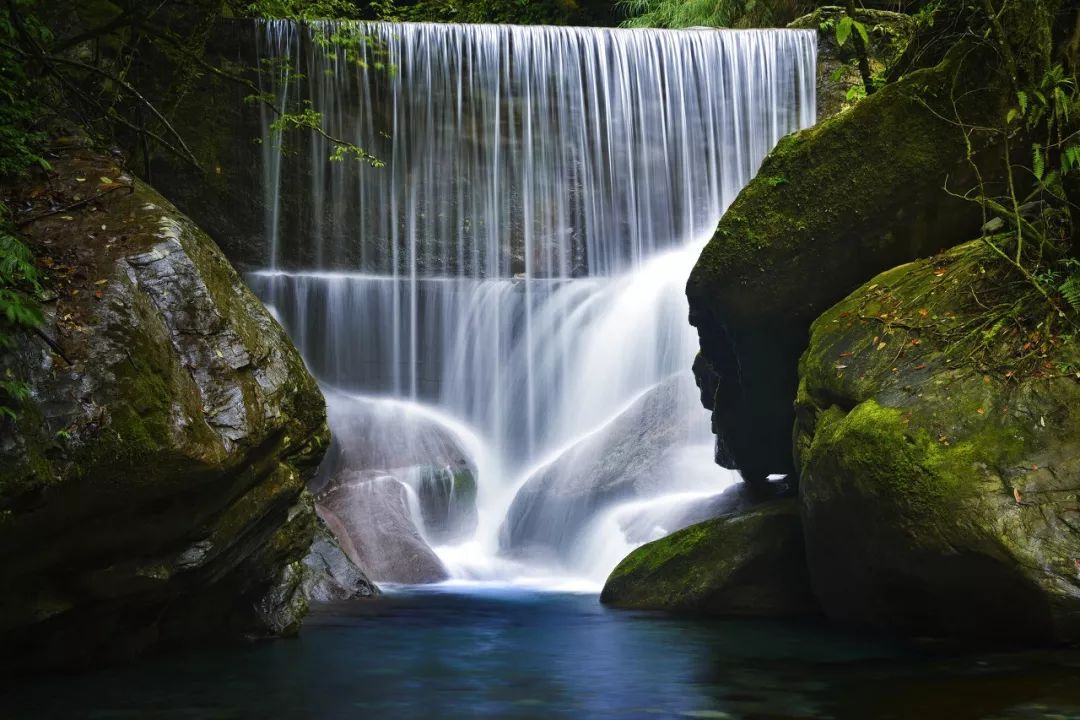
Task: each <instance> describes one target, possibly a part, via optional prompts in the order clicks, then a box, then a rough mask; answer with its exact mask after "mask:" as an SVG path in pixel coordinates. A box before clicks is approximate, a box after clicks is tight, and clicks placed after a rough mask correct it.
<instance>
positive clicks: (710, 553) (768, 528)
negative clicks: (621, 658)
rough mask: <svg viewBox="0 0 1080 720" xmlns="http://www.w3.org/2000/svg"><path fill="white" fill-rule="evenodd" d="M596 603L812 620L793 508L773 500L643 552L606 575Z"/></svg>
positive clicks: (671, 537)
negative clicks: (598, 600) (795, 617)
mask: <svg viewBox="0 0 1080 720" xmlns="http://www.w3.org/2000/svg"><path fill="white" fill-rule="evenodd" d="M600 600H601V602H603V603H605V604H607V605H611V606H613V607H620V608H634V609H643V610H675V611H682V612H694V613H705V614H711V615H727V616H753V617H768V616H796V615H809V614H814V613H816V612H817V606H816V604H815V601H814V598H813V594H812V593H811V591H810V582H809V578H808V577H807V572H806V561H805V556H804V552H803V535H802V527H801V525H800V523H799V508H798V503H797V501H796V500H795V499H794V498H785V499H780V500H773V501H770V502H767V503H764V504H761V505H758V506H757V507H754V508H752V509H750V510H747V511H744V512H740V513H736V514H732V515H726V516H723V517H719V518H715V519H712V520H706V521H705V522H703V523H699V524H697V525H691V526H690V527H688V528H685V529H683V530H680V531H678V532H676V533H673V534H671V535H668V536H667V537H665V538H661V539H660V540H657V541H655V542H651V543H648V544H647V545H643V546H642V547H640V548H638V549H637V550H635V551H634V552H632V553H631V554H630V555H629V556H627V558H626V559H625V560H623V561H622V562H621V563H619V566H618V567H616V568H615V570H614V571H613V572H612V573H611V576H610V577H608V579H607V583H605V585H604V590H603V592H602V593H601V595H600Z"/></svg>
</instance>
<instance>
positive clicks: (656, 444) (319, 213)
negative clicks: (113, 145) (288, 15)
mask: <svg viewBox="0 0 1080 720" xmlns="http://www.w3.org/2000/svg"><path fill="white" fill-rule="evenodd" d="M362 27H363V35H364V37H366V38H367V41H366V42H364V43H362V44H361V45H360V47H359V49H358V50H357V51H355V52H347V51H346V49H345V48H344V47H342V46H341V45H340V44H337V43H335V42H333V41H329V40H326V39H327V38H330V37H331V36H332V35H333V34H334V33H335V32H340V31H341V27H340V26H336V25H317V26H314V27H310V26H298V25H295V24H291V23H268V24H265V25H262V26H260V28H259V32H260V37H259V42H260V48H261V53H262V55H263V59H264V63H265V64H266V67H268V68H273V71H272V72H269V73H266V74H264V78H263V83H264V89H266V90H267V91H268V92H273V93H274V94H275V96H277V97H278V98H281V99H284V100H285V101H286V102H293V103H295V102H298V101H303V100H304V99H308V100H310V101H311V103H312V106H313V107H314V108H317V109H318V110H319V111H321V112H323V113H324V121H325V124H326V127H327V129H328V131H329V132H330V133H331V134H333V135H335V136H338V137H342V138H346V139H348V140H350V141H354V142H356V143H358V144H359V145H360V146H362V147H364V148H365V149H366V150H368V151H370V152H372V153H373V154H374V155H376V156H377V157H379V158H381V159H383V160H384V161H385V162H386V167H383V168H370V167H366V166H363V165H362V164H359V163H357V162H356V161H354V160H344V161H328V159H327V158H328V156H329V155H330V153H331V148H330V147H329V145H328V144H327V142H326V141H325V139H323V138H321V137H319V136H317V135H315V134H312V135H311V136H310V137H305V138H303V139H302V140H301V141H300V142H298V143H297V142H293V144H291V145H286V146H285V147H284V148H282V146H281V141H280V140H279V139H277V138H276V137H275V136H274V134H273V133H271V132H270V130H269V126H267V130H266V137H265V139H264V143H263V146H262V147H263V150H262V156H261V162H262V164H263V168H264V178H265V181H266V188H265V190H266V198H265V205H266V208H267V211H266V231H267V235H268V242H267V247H268V249H269V250H268V252H269V255H268V257H267V258H266V263H265V270H264V271H261V272H257V273H253V274H251V275H250V276H249V282H250V283H251V284H252V286H253V287H254V289H255V290H256V292H258V293H259V295H260V296H261V297H262V298H263V299H264V301H265V302H266V303H267V304H268V305H270V306H271V307H272V308H273V309H274V312H275V313H276V314H277V316H278V317H279V319H280V320H281V321H282V322H283V324H284V325H285V326H286V328H287V329H288V330H289V332H290V334H291V335H292V337H293V338H294V340H295V341H296V343H297V345H298V346H299V347H300V349H301V351H302V352H303V354H304V357H305V359H306V360H307V362H308V364H309V367H310V368H311V370H312V371H313V372H314V374H315V375H316V376H317V377H318V378H319V379H320V381H321V382H322V383H323V384H324V386H325V387H326V388H328V391H329V394H330V410H331V413H330V415H331V424H332V426H333V429H334V430H335V438H336V439H335V442H336V443H337V444H338V446H339V447H341V448H343V450H342V452H346V453H348V451H349V448H350V446H351V447H352V450H355V452H352V453H351V455H349V459H348V460H347V462H346V461H345V460H343V461H342V463H346V464H348V465H349V469H351V470H380V471H385V472H389V473H390V474H393V475H394V476H395V477H398V479H399V480H401V481H402V482H403V483H406V484H408V483H409V481H408V480H407V478H406V477H405V475H408V477H413V478H419V477H426V476H424V475H423V472H428V471H427V470H424V471H423V472H420V474H417V472H416V471H415V470H409V469H408V468H410V467H411V468H414V469H415V468H417V467H419V468H426V467H427V466H429V465H431V466H435V467H438V468H442V467H446V468H447V471H446V474H445V478H447V479H446V480H445V482H446V483H451V484H452V482H451V480H449V478H451V477H453V473H454V472H458V471H465V470H467V471H468V472H469V473H471V475H472V476H473V477H474V478H475V481H476V513H475V521H474V522H473V523H472V524H469V526H468V527H467V532H465V533H464V534H462V535H461V536H459V537H457V538H456V539H455V540H454V541H453V542H451V543H447V544H444V545H441V546H438V547H436V548H435V549H436V551H437V553H438V555H439V558H440V559H441V561H442V563H443V564H444V567H445V570H446V571H447V572H448V574H449V575H450V577H452V578H455V579H457V580H475V581H495V580H497V581H526V580H529V579H537V578H542V579H541V580H538V582H545V583H550V582H553V581H552V580H551V579H550V578H552V577H554V576H559V577H567V576H569V577H578V578H585V579H587V580H589V581H590V582H593V583H595V582H600V581H602V580H603V578H604V577H605V576H606V574H607V573H608V572H609V571H610V570H611V569H612V567H613V566H614V565H615V564H616V563H617V562H618V560H619V559H621V557H622V556H624V555H625V554H626V553H627V552H628V551H629V550H630V549H632V548H633V547H634V546H636V545H638V544H641V543H642V542H644V541H647V540H649V539H654V538H655V537H657V536H659V535H662V534H664V533H666V532H670V531H672V530H674V529H677V528H678V527H681V526H682V525H685V524H686V523H687V522H689V521H691V519H693V518H694V517H695V516H696V515H700V512H701V509H702V508H703V507H706V506H707V504H708V502H709V499H710V498H713V497H714V496H715V495H716V494H717V493H719V492H720V491H721V490H723V489H724V488H725V487H727V486H729V485H731V484H732V483H733V482H734V481H735V479H736V476H735V475H734V474H733V473H730V472H728V471H724V470H721V469H720V468H718V467H717V466H715V465H714V464H713V462H712V452H711V447H710V442H711V435H710V434H709V415H708V413H707V412H705V411H704V410H703V409H702V408H701V406H700V404H699V401H698V397H697V390H696V388H695V387H694V385H693V379H692V377H691V375H690V370H689V368H690V364H691V362H692V360H693V356H694V353H695V352H696V351H697V341H696V337H695V335H694V332H693V330H692V328H690V326H689V325H688V324H687V322H686V316H687V306H686V300H685V296H684V293H683V289H684V285H685V282H686V278H687V277H688V275H689V272H690V269H691V267H692V266H693V263H694V261H695V259H696V258H697V255H698V254H699V252H700V250H701V248H702V247H703V245H704V242H705V240H706V239H707V238H708V236H709V235H710V234H711V232H712V230H713V228H714V227H715V225H716V222H717V221H718V219H719V217H720V215H721V213H722V211H723V209H724V208H726V207H727V205H728V204H729V203H730V202H731V201H732V200H733V199H734V197H735V195H736V194H737V192H738V191H739V189H740V188H741V187H742V186H743V185H744V184H745V183H746V182H747V181H748V180H749V178H750V177H751V176H752V174H753V173H754V172H755V171H756V169H757V167H758V165H759V164H760V162H761V160H762V159H763V158H764V156H765V154H766V153H767V152H768V150H769V149H770V148H771V147H772V146H773V145H774V144H775V143H776V141H777V140H778V139H779V138H780V137H782V136H783V135H785V134H787V133H788V132H791V131H793V130H796V129H798V128H800V127H805V126H808V125H810V124H811V123H812V122H813V120H814V117H815V107H814V70H815V62H816V47H815V36H814V33H813V32H803V31H787V30H763V31H713V30H710V31H682V32H676V31H651V30H634V31H631V30H602V29H581V28H550V27H535V28H523V27H512V26H465V25H427V24H423V25H411V24H405V25H399V24H370V25H365V26H362ZM318 38H323V41H321V42H320V41H317V39H318ZM387 67H389V69H387ZM269 121H270V118H267V124H268V125H269ZM283 149H284V150H285V152H282V150H283ZM373 398H374V399H373ZM432 438H438V439H439V442H438V443H435V445H437V446H438V448H437V450H430V446H431V445H432ZM406 446H407V447H406ZM450 446H454V448H455V449H453V450H448V449H447V448H448V447H450ZM425 448H428V449H425ZM425 453H427V454H425ZM459 455H460V456H461V457H458V456H459ZM451 456H453V457H451ZM343 457H344V456H343ZM357 465H360V466H364V465H367V466H366V467H357ZM399 465H400V467H398V466H399ZM342 467H344V465H342ZM409 473H412V474H409ZM331 480H332V479H331ZM417 482H420V481H417ZM440 482H443V481H440ZM417 489H419V491H420V492H421V495H422V494H423V492H424V488H423V487H419V488H413V489H412V490H414V491H416V490H417ZM453 492H458V493H459V497H461V495H460V493H461V490H460V489H457V490H453V491H452V492H451V494H453ZM410 497H412V496H410ZM415 502H416V501H411V502H410V505H411V506H413V509H412V510H411V511H410V512H411V513H412V515H413V516H414V517H413V521H414V522H415V523H416V525H417V528H418V530H419V532H420V534H421V535H423V536H424V537H425V538H427V539H430V535H431V533H430V531H429V530H430V529H425V526H424V523H423V521H422V520H421V519H420V518H416V517H415V515H416V514H417V513H418V512H419V511H418V510H416V509H415ZM376 579H377V580H378V579H381V578H376Z"/></svg>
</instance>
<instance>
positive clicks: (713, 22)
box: [620, 0, 813, 28]
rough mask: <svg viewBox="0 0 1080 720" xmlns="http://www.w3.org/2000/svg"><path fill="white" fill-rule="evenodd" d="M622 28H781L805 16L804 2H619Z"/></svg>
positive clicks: (714, 0) (800, 0)
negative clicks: (624, 18) (621, 12)
mask: <svg viewBox="0 0 1080 720" xmlns="http://www.w3.org/2000/svg"><path fill="white" fill-rule="evenodd" d="M620 6H621V7H622V8H623V10H624V12H625V13H626V15H627V17H628V18H629V19H627V20H626V21H625V22H624V23H623V25H624V26H625V27H641V28H644V27H657V28H686V27H699V26H702V27H769V26H783V25H787V24H788V23H790V22H791V21H792V20H794V19H795V18H797V17H798V16H800V15H802V14H804V13H805V12H807V11H808V10H809V9H810V8H811V7H812V6H813V3H812V2H808V1H807V0H621V2H620Z"/></svg>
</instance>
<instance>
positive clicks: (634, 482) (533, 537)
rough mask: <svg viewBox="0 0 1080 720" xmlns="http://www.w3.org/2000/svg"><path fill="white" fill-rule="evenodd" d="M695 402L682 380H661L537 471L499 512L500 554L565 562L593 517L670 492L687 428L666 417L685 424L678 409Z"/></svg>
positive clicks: (674, 487)
mask: <svg viewBox="0 0 1080 720" xmlns="http://www.w3.org/2000/svg"><path fill="white" fill-rule="evenodd" d="M695 398H696V393H695V392H694V388H693V386H692V384H691V381H690V378H689V377H687V376H683V375H679V376H674V377H672V378H669V379H668V380H665V381H664V382H662V383H660V384H659V385H657V386H655V387H654V388H652V389H651V390H649V391H647V392H646V393H644V394H643V395H642V396H641V397H639V398H638V399H637V400H636V401H635V402H634V403H633V404H631V406H630V407H629V408H627V409H626V410H625V411H623V412H622V413H621V414H620V415H619V416H618V417H616V418H615V419H614V420H612V421H611V422H610V423H608V424H607V425H605V426H604V427H602V428H600V429H599V430H598V431H596V432H595V433H593V434H591V435H589V436H588V437H587V438H586V439H584V440H582V441H581V442H579V443H577V444H576V445H574V446H573V447H571V448H570V449H569V450H567V451H566V452H564V453H563V454H562V455H560V456H559V457H558V458H557V459H555V460H554V461H553V462H552V463H550V464H549V465H546V466H545V467H543V468H541V469H540V470H539V471H537V472H536V473H535V474H534V475H533V476H532V477H530V478H529V479H528V480H527V481H526V482H525V484H524V485H523V486H522V488H521V489H520V490H519V491H518V493H517V495H516V496H515V497H514V501H513V503H512V504H511V506H510V509H509V511H508V512H507V516H506V520H505V521H504V523H503V526H502V529H501V531H500V546H501V548H502V549H503V551H504V552H508V553H510V554H514V555H536V556H543V555H549V556H550V555H554V556H555V557H556V558H565V557H566V556H567V555H568V554H570V553H571V552H572V551H573V550H574V546H575V543H576V541H577V540H578V539H579V537H580V534H581V532H582V531H583V530H584V529H585V527H586V525H587V524H588V523H589V522H590V521H591V520H592V519H593V518H595V517H596V516H597V514H598V513H599V512H601V511H603V510H605V509H607V508H610V507H612V506H613V505H615V504H616V503H619V502H622V501H627V500H632V499H635V498H644V497H649V496H653V495H656V494H658V493H659V492H661V491H663V492H673V491H676V490H678V488H679V485H680V478H678V477H675V478H673V477H672V467H673V464H674V461H675V459H676V454H677V452H678V451H679V450H680V449H681V448H683V447H684V445H685V443H686V441H687V432H688V429H687V428H686V427H684V426H683V424H682V423H680V422H676V421H675V420H674V419H677V418H686V417H687V415H686V413H685V412H684V409H685V407H686V404H687V403H691V402H696V399H695Z"/></svg>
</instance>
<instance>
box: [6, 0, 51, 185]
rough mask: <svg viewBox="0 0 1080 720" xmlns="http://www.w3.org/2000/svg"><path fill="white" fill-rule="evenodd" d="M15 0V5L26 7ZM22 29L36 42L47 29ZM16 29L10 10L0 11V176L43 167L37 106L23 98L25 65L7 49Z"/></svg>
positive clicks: (26, 3) (26, 2)
mask: <svg viewBox="0 0 1080 720" xmlns="http://www.w3.org/2000/svg"><path fill="white" fill-rule="evenodd" d="M30 5H31V2H30V0H18V1H17V2H16V3H15V7H17V8H21V7H28V6H30ZM22 30H23V31H25V32H27V33H29V34H31V36H32V37H33V38H35V39H37V40H39V41H43V40H45V39H47V36H48V34H47V31H45V29H44V28H43V27H42V26H41V25H40V24H39V23H24V24H23V26H22ZM19 32H20V30H19V28H17V27H16V24H15V22H14V20H13V17H12V15H11V12H10V10H8V9H2V10H0V179H3V178H8V177H12V176H15V175H18V174H19V173H21V172H22V171H23V170H25V169H26V168H27V167H29V166H31V165H39V166H43V167H47V165H46V163H45V161H44V160H43V159H42V158H41V156H40V155H39V154H38V151H37V148H38V146H40V145H41V143H42V142H43V141H44V135H43V133H41V132H40V131H39V130H37V129H36V128H35V119H36V117H37V114H38V108H37V106H36V105H35V104H34V103H33V102H32V101H31V100H30V98H28V97H27V87H28V86H29V80H28V78H27V73H26V66H25V63H23V62H22V58H21V57H20V56H19V54H18V53H17V52H15V51H13V50H12V49H11V48H12V46H13V45H15V44H16V43H17V42H18V41H19V37H18V35H19Z"/></svg>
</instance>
